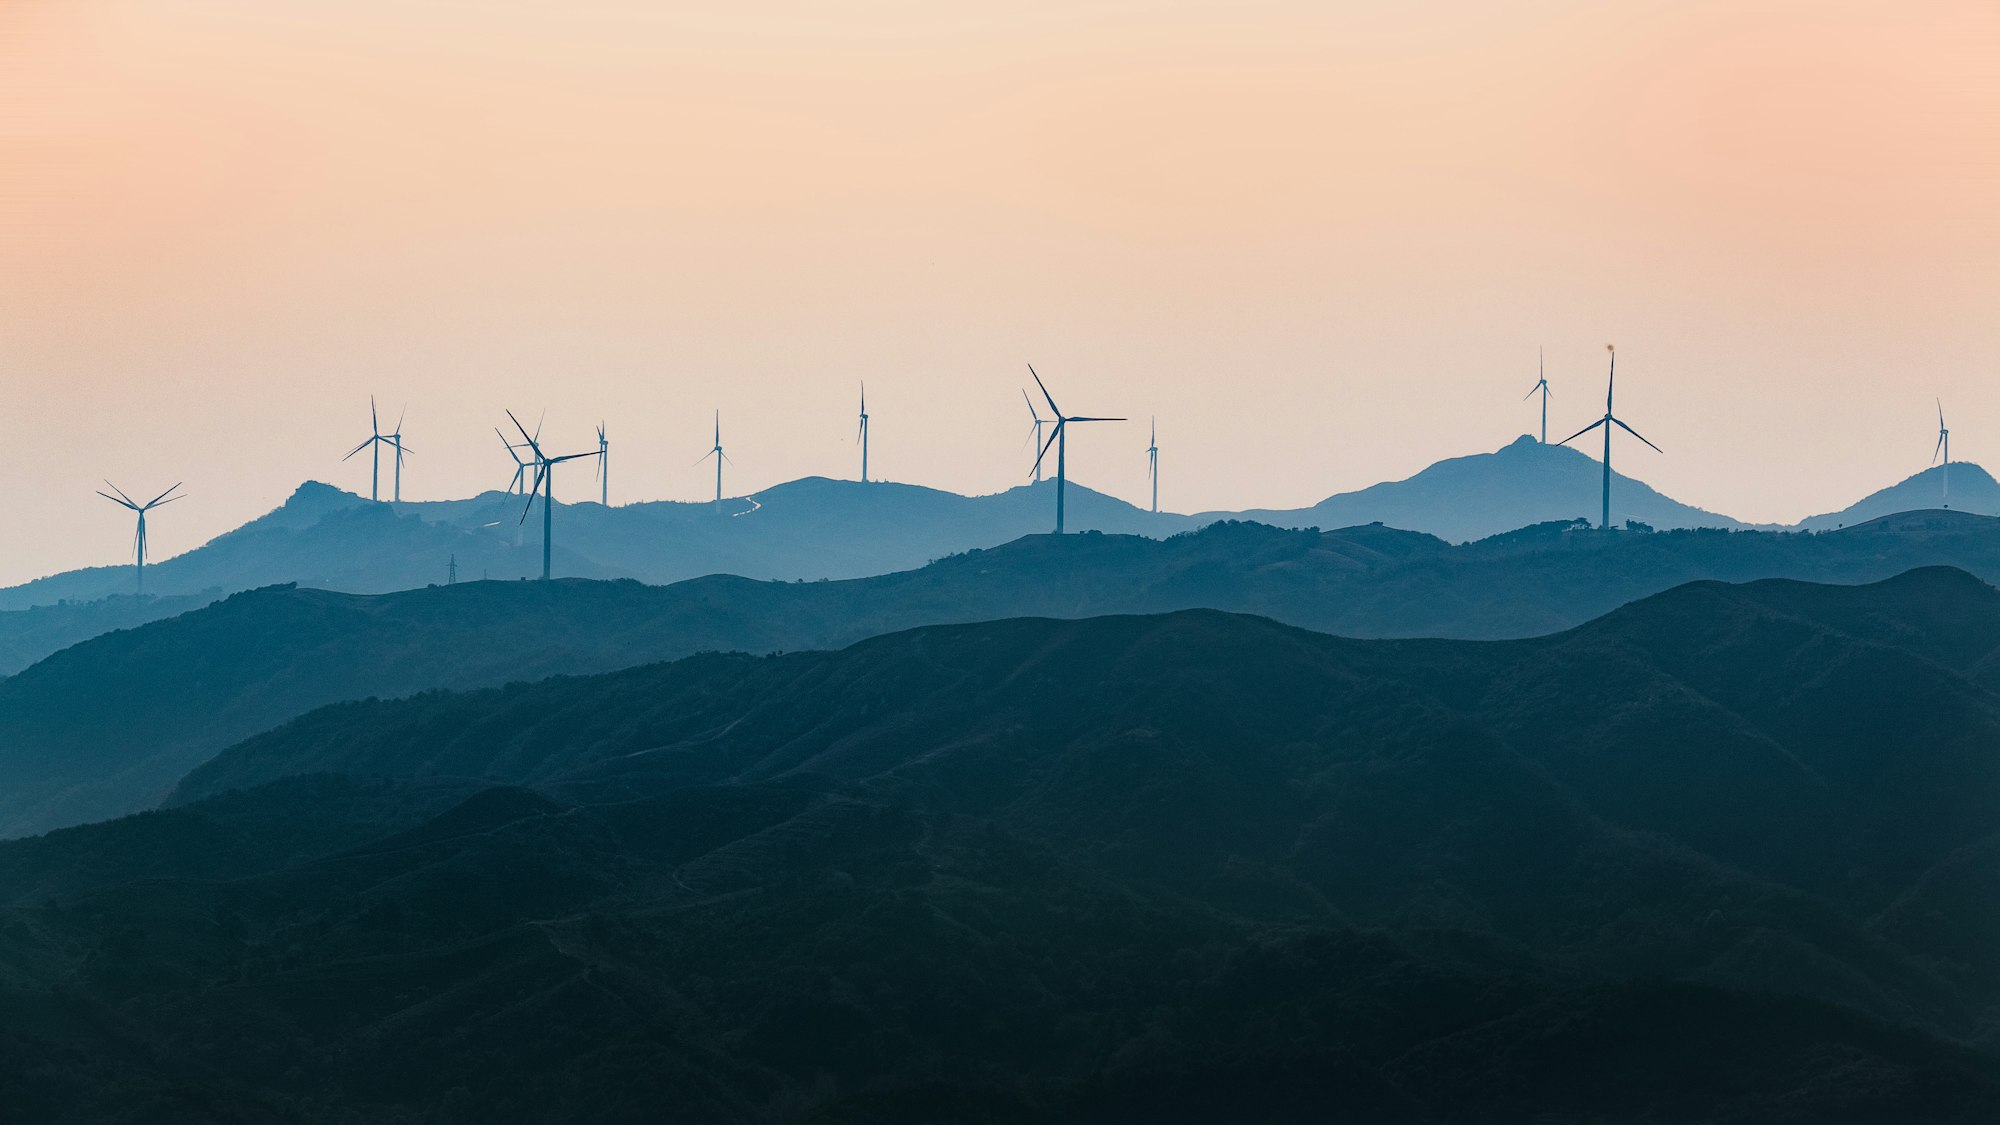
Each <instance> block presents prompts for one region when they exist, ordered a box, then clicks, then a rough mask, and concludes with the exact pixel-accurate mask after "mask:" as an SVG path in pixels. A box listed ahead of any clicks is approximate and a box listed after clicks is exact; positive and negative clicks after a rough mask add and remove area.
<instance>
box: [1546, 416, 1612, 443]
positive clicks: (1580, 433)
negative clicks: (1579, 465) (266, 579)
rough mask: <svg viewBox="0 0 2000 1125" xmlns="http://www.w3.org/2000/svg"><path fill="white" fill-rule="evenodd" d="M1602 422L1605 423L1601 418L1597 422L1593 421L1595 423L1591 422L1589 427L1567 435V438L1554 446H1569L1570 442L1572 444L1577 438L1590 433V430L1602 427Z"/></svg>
mask: <svg viewBox="0 0 2000 1125" xmlns="http://www.w3.org/2000/svg"><path fill="white" fill-rule="evenodd" d="M1604 422H1605V419H1603V418H1599V419H1598V420H1597V421H1595V422H1592V423H1591V424H1590V425H1588V426H1585V427H1584V428H1582V429H1580V430H1578V431H1577V432H1575V433H1573V434H1571V435H1569V436H1568V437H1566V438H1564V439H1562V440H1561V441H1559V442H1557V443H1556V444H1557V445H1568V444H1569V443H1570V442H1573V441H1575V440H1576V439H1578V438H1580V437H1582V436H1583V435H1585V434H1587V433H1589V432H1590V431H1592V430H1594V429H1596V428H1597V427H1599V426H1602V425H1603V424H1604Z"/></svg>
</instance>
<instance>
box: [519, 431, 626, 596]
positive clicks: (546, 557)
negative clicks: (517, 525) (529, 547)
mask: <svg viewBox="0 0 2000 1125" xmlns="http://www.w3.org/2000/svg"><path fill="white" fill-rule="evenodd" d="M507 417H508V419H509V420H510V421H512V422H513V423H514V428H515V429H517V430H519V431H521V436H522V437H524V438H527V440H528V448H529V449H530V450H532V451H533V452H534V455H535V483H534V486H533V487H532V488H531V489H529V491H528V503H527V506H526V507H524V508H522V509H521V522H522V523H526V522H527V520H528V513H529V512H530V511H532V510H533V509H534V507H535V493H536V492H540V493H541V494H542V581H544V582H547V581H548V580H549V564H550V562H551V560H552V557H553V555H554V550H553V545H554V535H555V507H556V505H555V468H556V466H557V465H560V464H562V463H563V462H564V461H574V460H576V459H578V458H580V457H601V456H603V453H602V452H601V451H599V450H595V449H593V450H591V451H590V452H588V453H566V454H564V455H562V456H560V457H550V456H549V455H548V454H546V453H543V452H542V446H541V443H540V442H538V441H536V440H535V439H534V438H533V437H532V436H530V435H529V433H528V428H527V427H526V426H523V425H521V420H520V419H519V418H516V417H514V412H513V411H511V410H509V411H508V412H507ZM535 428H536V429H537V430H540V429H541V427H540V426H537V427H535Z"/></svg>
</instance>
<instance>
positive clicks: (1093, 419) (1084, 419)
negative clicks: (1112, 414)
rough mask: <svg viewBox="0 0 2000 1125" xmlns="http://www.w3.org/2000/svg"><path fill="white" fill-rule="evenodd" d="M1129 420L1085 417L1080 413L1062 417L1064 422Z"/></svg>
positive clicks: (1124, 419)
mask: <svg viewBox="0 0 2000 1125" xmlns="http://www.w3.org/2000/svg"><path fill="white" fill-rule="evenodd" d="M1131 420H1132V419H1130V418H1085V417H1083V416H1081V415H1079V416H1077V417H1075V418H1065V419H1063V421H1065V422H1130V421H1131Z"/></svg>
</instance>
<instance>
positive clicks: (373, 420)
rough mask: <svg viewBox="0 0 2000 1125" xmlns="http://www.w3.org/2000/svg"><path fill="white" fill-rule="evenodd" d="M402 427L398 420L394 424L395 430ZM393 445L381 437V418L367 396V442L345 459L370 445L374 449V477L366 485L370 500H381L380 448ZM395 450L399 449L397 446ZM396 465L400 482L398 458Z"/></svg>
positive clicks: (372, 401)
mask: <svg viewBox="0 0 2000 1125" xmlns="http://www.w3.org/2000/svg"><path fill="white" fill-rule="evenodd" d="M402 427H403V423H402V422H401V421H400V420H399V421H398V422H397V423H396V428H397V429H402ZM395 444H396V443H394V442H392V441H390V440H389V439H388V438H387V437H384V436H383V434H382V420H381V417H380V416H379V415H377V414H376V413H375V396H374V395H369V396H368V440H367V441H364V442H362V443H361V444H360V445H357V446H355V447H354V448H353V449H350V450H348V451H347V457H352V456H354V455H355V454H357V453H359V452H361V451H362V450H364V449H367V448H368V447H369V446H371V445H372V446H374V447H375V473H374V476H373V477H371V478H370V479H369V483H368V498H369V499H370V500H380V499H382V447H383V446H385V445H395ZM397 448H399V449H400V448H401V447H400V446H398V447H397ZM347 457H342V458H341V460H342V461H345V460H347ZM396 464H397V466H398V473H397V479H398V480H399V481H400V479H401V476H402V474H401V465H402V460H401V459H400V458H398V459H397V462H396Z"/></svg>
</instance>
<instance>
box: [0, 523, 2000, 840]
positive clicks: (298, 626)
mask: <svg viewBox="0 0 2000 1125" xmlns="http://www.w3.org/2000/svg"><path fill="white" fill-rule="evenodd" d="M1935 564H1947V565H1951V566H1956V567H1961V568H1964V569H1966V570H1968V571H1970V572H1972V573H1974V574H1976V575H1979V576H1980V577H1982V578H1985V579H1987V580H1989V581H2000V520H1996V519H1993V518H1991V517H1985V516H1971V515H1965V514H1962V513H1956V512H1932V513H1916V514H1908V515H1902V516H1896V517H1891V518H1889V519H1884V520H1878V521H1875V522H1873V523H1870V524H1867V525H1865V526H1862V527H1856V528H1849V529H1847V530H1845V531H1841V532H1837V533H1830V534H1823V535H1803V534H1787V533H1770V532H1723V531H1675V532H1660V533H1656V534H1651V535H1644V534H1630V533H1623V532H1617V533H1610V534H1606V533H1603V532H1598V531H1595V530H1585V529H1579V528H1576V527H1573V526H1570V525H1561V524H1557V525H1546V526H1542V527H1537V528H1530V529H1525V530H1523V531H1519V532H1514V533H1510V534H1508V535H1504V536H1498V537H1495V538H1492V539H1487V540H1482V541H1480V542H1478V543H1473V544H1464V545H1457V546H1454V545H1451V544H1447V543H1445V542H1443V541H1441V540H1438V539H1435V538H1432V537H1430V536H1426V535H1417V534H1414V533H1411V532H1406V531H1396V530H1394V529H1391V528H1384V527H1374V526H1368V527H1357V528H1349V529H1346V530H1343V531H1338V532H1324V533H1323V532H1316V531H1288V530H1280V529H1276V528H1270V527H1265V526H1262V525H1258V524H1216V525H1212V526H1210V527H1208V528H1206V529H1204V530H1202V531H1200V532H1196V533H1191V534H1186V535H1181V536H1176V537H1173V538H1171V539H1167V540H1154V539H1148V538H1144V537H1140V536H1119V535H1069V536H1061V537H1057V536H1049V535H1041V536H1031V537H1028V538H1025V539H1021V540H1018V541H1016V542H1014V543H1010V544H1006V545H1004V546H1002V547H999V548H995V549H993V550H990V551H974V552H968V553H965V554H962V555H955V556H952V557H950V558H947V559H942V560H940V561H939V562H937V563H934V564H932V565H931V566H928V567H924V568H921V569H918V570H914V571H908V572H903V573H898V574H890V575H883V576H879V577H875V578H866V579H855V580H850V581H844V582H808V583H793V582H753V581H750V580H747V579H741V578H731V577H721V576H716V577H709V578H703V579H695V580H691V581H688V582H684V583H677V584H675V585H672V586H664V587H656V586H643V585H640V584H638V583H635V582H629V581H628V582H590V581H582V580H562V581H558V582H555V583H551V584H544V583H540V582H484V583H461V584H460V585H458V586H452V587H437V588H430V589H420V590H411V591H405V592H401V593H396V594H390V595H381V596H363V595H351V594H338V593H330V592H327V591H318V590H305V589H296V588H269V589H264V590H259V591H255V592H251V593H245V594H239V595H236V596H233V597H231V598H230V599H228V600H227V601H224V602H222V603H220V604H217V605H212V606H209V607H207V608H203V609H199V610H197V611H195V612H191V613H187V614H184V615H182V616H180V617H177V618H174V619H171V620H165V621H159V622H156V623H153V624H148V625H145V626H143V627H140V628H136V629H131V630H128V631H125V632H118V633H112V634H108V635H106V636H103V637H99V638H96V639H93V640H90V641H87V642H84V643H81V644H77V645H75V646H74V647H71V648H69V649H67V650H65V651H63V652H60V653H58V654H56V655H54V656H52V657H50V658H48V659H46V660H44V661H42V662H40V663H38V664H37V665H35V666H34V667H31V668H29V669H27V670H25V671H23V672H21V673H20V674H18V675H16V676H14V677H12V678H10V679H7V680H0V835H20V834H24V833H30V832H38V831H43V830H46V829H49V828H54V827H59V826H62V825H66V824H75V823H79V822H82V821H88V820H94V819H101V818H103V817H108V816H115V815H119V814H121V813H126V812H131V811H134V810H137V809H142V808H146V807H149V806H151V805H152V804H154V803H155V802H157V801H158V800H159V799H160V798H161V797H162V796H163V795H164V794H165V792H166V791H167V788H168V787H169V786H170V785H171V784H172V783H173V781H174V780H175V779H176V778H178V777H179V776H180V775H181V774H183V773H185V772H187V771H188V770H190V769H192V768H194V767H195V766H197V765H199V764H200V763H202V762H203V761H206V760H207V759H208V758H209V757H210V756H212V755H213V754H214V753H216V752H217V751H219V750H221V749H222V748H223V747H225V746H227V745H229V744H230V743H232V742H234V741H236V740H238V739H242V738H245V737H247V736H249V735H252V734H255V733H257V732H258V731H261V730H264V729H266V728H268V727H271V726H273V725H276V724H278V723H281V722H284V721H285V720H287V719H290V718H292V717H294V716H297V715H299V714H302V713H304V712H306V711H308V710H311V709H312V708H315V707H319V706H322V705H325V704H328V703H335V702H339V701H341V700H349V699H361V698H366V697H369V696H380V697H393V696H402V695H409V694H412V693H415V692H420V691H426V690H431V689H435V688H474V687H485V686H495V685H500V684H504V683H506V682H508V681H510V680H524V681H525V680H536V679H541V678H543V677H546V676H551V675H557V674H572V675H573V674H581V673H593V672H603V671H609V670H612V669H617V668H623V667H629V666H631V665H635V664H642V663H647V662H652V661H658V660H669V659H675V658H678V657H682V656H687V655H689V654H692V653H696V652H701V651H728V650H735V651H745V652H756V653H761V652H772V651H779V650H785V651H795V650H800V649H818V648H837V647H841V646H844V645H848V644H852V643H853V642H855V641H858V640H861V639H863V638H865V637H870V636H875V635H877V634H881V633H886V632H891V631H895V630H900V629H907V628H911V627H913V626H919V625H932V624H944V623H954V622H970V621H982V620H993V619H997V618H1008V617H1020V616H1031V615H1032V616H1049V617H1088V616H1095V615H1102V614H1111V613H1159V612H1166V611H1171V610H1179V609H1191V608H1212V609H1221V610H1228V611H1232V612H1242V613H1254V614H1260V615H1264V616H1267V617H1271V618H1273V619H1276V620H1279V621H1284V622H1287V623H1290V624H1293V625H1299V626H1303V627H1306V628H1312V629H1317V630H1321V631H1325V632H1330V633H1337V634H1342V635H1347V636H1357V637H1425V636H1430V637H1461V638H1500V637H1526V636H1533V635H1538V634H1545V633H1552V632H1555V631H1557V630H1560V629H1564V628H1568V627H1571V626H1574V625H1577V624H1579V623H1581V622H1583V621H1585V620H1588V619H1590V618H1592V617H1595V616H1597V615H1599V614H1602V613H1605V612H1608V611H1610V610H1612V609H1615V608H1616V607H1618V606H1620V605H1623V604H1625V603H1627V602H1630V601H1633V600H1635V599H1638V598H1643V597H1646V596H1648V595H1651V594H1655V593H1658V592H1660V591H1661V590H1664V589H1666V588H1668V587H1671V586H1675V585H1678V584H1680V583H1683V582H1687V581H1691V580H1696V579H1726V580H1730V581H1742V580H1747V579H1755V578H1768V577H1790V578H1802V579H1811V580H1814V581H1829V582H1843V583H1854V582H1872V581H1877V580H1880V579H1882V578H1884V577H1887V576H1890V575H1894V574H1898V573H1901V572H1902V571H1904V570H1908V569H1910V568H1913V567H1921V566H1927V565H1935ZM37 612H39V611H37Z"/></svg>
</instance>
